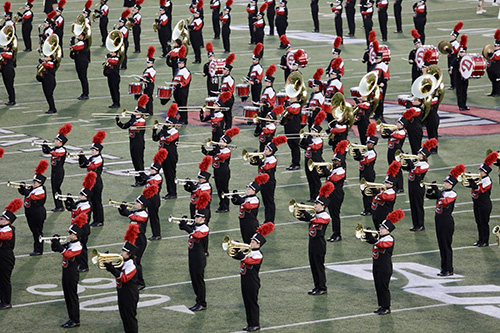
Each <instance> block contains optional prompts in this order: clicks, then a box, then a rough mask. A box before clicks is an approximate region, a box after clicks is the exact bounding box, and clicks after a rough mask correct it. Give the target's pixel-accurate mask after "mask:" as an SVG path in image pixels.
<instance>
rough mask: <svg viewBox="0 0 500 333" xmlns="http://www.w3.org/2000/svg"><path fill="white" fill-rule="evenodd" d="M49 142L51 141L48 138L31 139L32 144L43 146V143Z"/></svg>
mask: <svg viewBox="0 0 500 333" xmlns="http://www.w3.org/2000/svg"><path fill="white" fill-rule="evenodd" d="M46 144H49V141H47V140H33V141H31V146H33V147H34V146H38V147H41V146H43V145H46Z"/></svg>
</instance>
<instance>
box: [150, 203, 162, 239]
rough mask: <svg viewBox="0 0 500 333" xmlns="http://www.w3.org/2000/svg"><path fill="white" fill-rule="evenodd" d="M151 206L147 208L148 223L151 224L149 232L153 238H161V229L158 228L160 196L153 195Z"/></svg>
mask: <svg viewBox="0 0 500 333" xmlns="http://www.w3.org/2000/svg"><path fill="white" fill-rule="evenodd" d="M150 201H151V205H149V207H148V214H149V222H150V223H151V232H152V233H153V236H160V237H161V227H160V215H159V214H158V211H159V209H160V204H161V200H160V194H159V193H157V194H155V195H154V196H153V197H152V198H151V199H150Z"/></svg>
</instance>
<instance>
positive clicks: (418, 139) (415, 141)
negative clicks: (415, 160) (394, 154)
mask: <svg viewBox="0 0 500 333" xmlns="http://www.w3.org/2000/svg"><path fill="white" fill-rule="evenodd" d="M406 131H407V133H408V141H410V147H411V153H412V154H413V155H417V154H418V151H419V150H420V148H421V147H422V136H423V133H422V123H421V122H420V119H416V118H413V121H412V122H410V123H409V124H408V126H407V127H406Z"/></svg>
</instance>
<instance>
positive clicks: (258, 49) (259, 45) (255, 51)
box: [253, 43, 264, 56]
mask: <svg viewBox="0 0 500 333" xmlns="http://www.w3.org/2000/svg"><path fill="white" fill-rule="evenodd" d="M263 49H264V45H262V43H257V45H255V47H254V48H253V55H254V56H258V55H259V54H260V53H261V52H262V50H263Z"/></svg>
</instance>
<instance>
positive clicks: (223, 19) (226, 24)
mask: <svg viewBox="0 0 500 333" xmlns="http://www.w3.org/2000/svg"><path fill="white" fill-rule="evenodd" d="M232 4H233V0H227V1H226V6H225V7H224V11H223V12H222V13H221V14H220V16H219V20H220V25H221V31H222V45H223V46H224V53H229V52H231V43H230V40H229V36H230V35H231V15H230V12H231V5H232Z"/></svg>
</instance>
